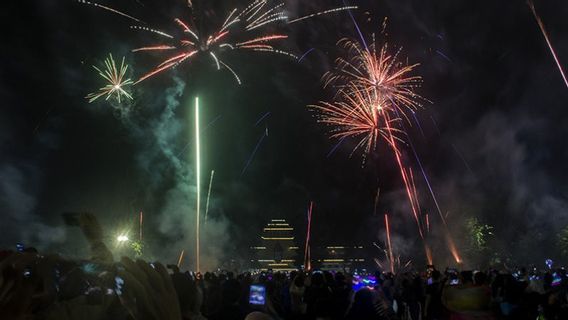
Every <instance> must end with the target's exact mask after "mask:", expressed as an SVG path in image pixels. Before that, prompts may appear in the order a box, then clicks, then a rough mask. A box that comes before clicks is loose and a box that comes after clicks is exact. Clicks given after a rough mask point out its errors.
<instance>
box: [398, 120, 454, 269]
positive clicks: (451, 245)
mask: <svg viewBox="0 0 568 320" xmlns="http://www.w3.org/2000/svg"><path fill="white" fill-rule="evenodd" d="M395 110H397V109H395ZM401 125H402V128H403V130H404V131H405V132H407V130H406V128H405V127H404V123H402V124H401ZM407 141H408V144H409V145H410V149H411V150H412V153H413V154H414V158H415V159H416V162H418V166H419V167H420V171H421V172H422V176H423V177H424V181H425V182H426V185H427V186H428V191H429V192H430V196H431V197H432V200H434V204H435V206H436V209H437V211H438V213H439V215H440V218H441V219H442V223H443V225H444V231H445V232H444V233H445V236H446V241H447V243H448V247H449V249H450V252H451V254H452V256H453V257H454V260H455V261H456V262H457V263H461V258H460V255H459V252H458V250H457V247H456V245H455V242H454V239H453V237H452V235H451V233H450V230H449V228H448V224H447V223H446V219H445V217H444V215H443V214H442V210H441V209H440V205H439V204H438V199H437V198H436V195H435V194H434V190H433V189H432V185H431V184H430V180H429V179H428V175H426V171H425V170H424V167H423V166H422V161H420V157H419V156H418V153H417V152H416V148H415V147H414V144H413V143H412V139H411V138H410V135H408V133H407Z"/></svg>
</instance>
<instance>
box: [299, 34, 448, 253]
mask: <svg viewBox="0 0 568 320" xmlns="http://www.w3.org/2000/svg"><path fill="white" fill-rule="evenodd" d="M338 44H339V45H340V46H342V47H344V48H345V49H347V53H348V57H347V58H338V59H337V60H336V68H335V70H334V71H333V72H329V73H327V74H326V75H325V76H324V83H325V86H326V87H329V86H331V87H334V88H335V89H336V97H335V98H336V99H335V101H333V102H320V103H319V104H318V105H312V106H309V107H310V108H311V109H313V110H314V111H316V112H317V118H318V121H319V122H321V123H324V124H327V125H329V126H331V127H332V129H331V137H332V138H345V137H357V138H358V141H357V143H356V145H355V147H354V149H353V152H355V151H356V150H358V149H360V148H364V157H366V156H367V155H368V154H369V153H370V152H372V151H373V150H374V148H375V147H376V145H377V143H378V142H379V140H380V139H381V138H383V139H384V141H385V142H386V144H387V145H388V146H389V147H390V149H391V150H392V151H393V154H394V156H395V159H396V163H397V166H398V168H399V170H400V174H401V177H402V180H403V183H404V186H405V190H406V195H407V197H408V200H409V203H410V207H411V210H412V214H413V217H414V220H415V222H416V224H417V227H418V233H419V235H420V238H421V239H422V240H423V241H424V249H425V252H426V256H427V258H428V262H429V263H431V254H430V249H429V247H428V246H427V244H426V241H425V236H424V230H423V229H424V227H425V226H423V223H422V220H423V219H421V218H420V211H421V210H420V203H419V197H418V194H417V191H416V186H415V182H414V174H413V172H412V169H411V168H410V167H408V166H407V165H405V164H404V162H403V159H402V152H401V150H400V148H399V146H398V144H399V143H401V142H403V143H404V138H405V135H406V133H405V132H404V130H403V129H404V127H403V126H402V124H401V123H400V121H401V120H402V119H405V120H406V121H407V122H410V121H409V117H408V116H407V113H409V112H414V111H415V110H417V109H418V108H420V107H422V102H424V101H427V100H426V99H424V98H422V97H421V96H420V95H418V94H416V93H415V89H416V88H417V87H419V86H420V84H421V82H422V78H421V77H420V76H418V75H413V74H412V72H413V71H414V69H415V68H416V67H417V66H418V65H419V64H405V63H403V62H401V61H399V59H398V56H399V54H400V51H401V50H400V49H398V50H397V51H396V52H395V53H394V54H391V53H390V52H389V50H388V46H387V45H386V44H385V45H383V46H381V47H380V48H379V47H377V46H376V44H375V41H373V42H372V43H371V45H370V46H369V47H366V46H365V47H362V46H361V45H360V44H359V43H357V42H354V41H351V40H347V39H343V40H340V41H339V43H338ZM399 128H400V129H399ZM452 251H453V250H452Z"/></svg>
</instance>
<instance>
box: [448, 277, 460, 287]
mask: <svg viewBox="0 0 568 320" xmlns="http://www.w3.org/2000/svg"><path fill="white" fill-rule="evenodd" d="M458 284H460V279H451V280H450V286H457V285H458Z"/></svg>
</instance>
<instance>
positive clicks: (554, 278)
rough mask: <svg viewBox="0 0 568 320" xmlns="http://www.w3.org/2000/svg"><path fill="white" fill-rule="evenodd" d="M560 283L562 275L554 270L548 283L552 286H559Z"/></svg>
mask: <svg viewBox="0 0 568 320" xmlns="http://www.w3.org/2000/svg"><path fill="white" fill-rule="evenodd" d="M561 283H562V276H561V275H560V274H559V273H558V272H555V273H553V274H552V283H551V284H550V285H551V286H553V287H556V286H559V285H560V284H561Z"/></svg>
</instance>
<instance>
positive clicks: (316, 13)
mask: <svg viewBox="0 0 568 320" xmlns="http://www.w3.org/2000/svg"><path fill="white" fill-rule="evenodd" d="M356 9H357V6H344V7H339V8H334V9H329V10H324V11H320V12H315V13H312V14H308V15H306V16H303V17H299V18H296V19H292V20H290V21H288V24H292V23H296V22H299V21H302V20H306V19H310V18H313V17H317V16H321V15H324V14H329V13H335V12H339V11H345V10H347V11H348V12H349V13H350V14H351V10H356Z"/></svg>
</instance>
